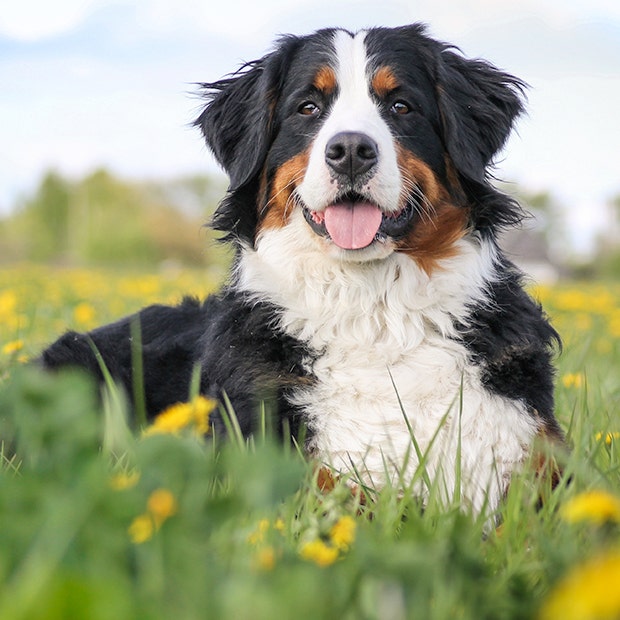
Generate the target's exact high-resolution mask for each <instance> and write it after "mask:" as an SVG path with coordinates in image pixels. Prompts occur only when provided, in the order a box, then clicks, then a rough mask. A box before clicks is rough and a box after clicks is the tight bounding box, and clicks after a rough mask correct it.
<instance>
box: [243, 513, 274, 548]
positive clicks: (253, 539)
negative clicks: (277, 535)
mask: <svg viewBox="0 0 620 620" xmlns="http://www.w3.org/2000/svg"><path fill="white" fill-rule="evenodd" d="M269 527H270V523H269V519H261V520H260V521H259V522H258V527H257V528H256V529H255V530H254V531H253V532H252V533H251V534H250V535H249V536H248V542H249V543H250V544H251V545H258V544H259V543H262V542H263V540H265V534H266V533H267V532H268V531H269Z"/></svg>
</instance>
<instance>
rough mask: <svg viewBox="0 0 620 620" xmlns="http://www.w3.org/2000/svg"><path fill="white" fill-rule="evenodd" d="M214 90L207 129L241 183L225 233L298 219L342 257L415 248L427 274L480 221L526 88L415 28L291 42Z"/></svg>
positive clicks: (331, 33) (303, 232) (249, 237)
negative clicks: (480, 191) (479, 200)
mask: <svg viewBox="0 0 620 620" xmlns="http://www.w3.org/2000/svg"><path fill="white" fill-rule="evenodd" d="M205 86H206V88H207V89H208V90H210V91H211V93H210V102H209V103H208V104H207V106H206V108H205V110H204V112H203V113H202V115H201V116H200V118H199V119H198V121H197V124H199V125H200V126H201V128H202V130H203V132H204V135H205V137H206V140H207V143H208V145H209V146H210V147H211V149H212V150H213V152H214V153H215V155H216V157H217V158H218V160H219V161H220V163H221V164H222V165H223V167H224V168H225V169H226V170H227V172H228V173H229V175H230V178H231V187H230V193H229V196H228V198H227V200H225V201H224V202H223V203H222V205H221V206H220V208H219V209H218V212H217V213H216V216H215V225H216V227H217V228H220V229H222V230H225V231H226V232H228V233H229V235H230V236H231V237H232V238H234V239H236V240H239V241H241V242H245V243H251V244H255V243H256V242H257V241H260V238H261V234H262V233H263V232H265V231H268V230H272V229H277V228H285V227H290V228H291V231H294V234H296V235H298V236H299V241H300V243H302V242H306V241H308V239H307V238H311V239H312V242H313V243H315V245H316V248H317V250H318V251H320V252H323V253H324V254H326V255H328V256H331V257H333V258H335V259H337V260H352V261H357V262H360V261H369V260H377V259H382V258H385V257H387V256H389V255H390V254H392V253H393V252H404V253H407V254H409V255H410V256H411V257H412V258H414V259H415V260H416V261H418V263H419V264H420V265H421V266H422V267H423V268H424V269H426V270H427V271H429V270H431V269H432V267H433V264H434V262H435V261H436V260H438V259H441V258H443V257H446V256H450V255H451V253H452V251H453V247H454V244H455V242H456V241H457V240H458V239H460V238H461V237H462V236H463V235H464V234H465V233H466V231H467V230H468V229H470V228H476V227H477V224H478V222H477V219H478V214H477V213H476V205H475V202H476V201H475V198H472V192H474V193H475V191H476V189H475V188H479V187H481V186H485V185H486V179H485V176H486V169H487V166H488V165H489V163H490V161H491V159H492V157H493V155H494V154H495V152H496V151H497V150H498V149H499V148H500V147H501V146H502V145H503V144H504V142H505V140H506V138H507V136H508V134H509V131H510V128H511V126H512V123H513V120H514V118H515V117H516V116H517V115H518V114H519V113H520V111H521V102H520V99H519V95H520V92H521V90H520V89H521V87H522V84H521V83H520V82H519V81H518V80H515V79H514V78H512V77H510V76H508V75H506V74H504V73H501V72H500V71H498V70H497V69H495V68H493V67H491V66H490V65H488V64H486V63H483V62H480V61H468V60H465V59H463V58H462V57H461V56H459V55H457V54H455V53H454V52H452V51H450V50H449V49H448V48H447V47H446V46H445V45H443V44H440V43H438V42H436V41H434V40H432V39H430V38H428V37H427V36H426V35H425V34H424V32H423V29H422V28H421V27H420V26H408V27H403V28H397V29H384V28H378V29H371V30H368V31H362V32H360V33H358V34H356V35H353V34H351V33H349V32H347V31H344V30H324V31H319V32H318V33H315V34H313V35H309V36H307V37H302V38H298V37H287V38H284V39H283V40H281V42H280V44H279V46H278V47H277V48H276V50H275V51H274V52H272V53H271V54H269V55H267V56H265V57H264V58H263V59H261V60H259V61H257V62H255V63H252V64H251V65H249V66H248V68H247V69H246V70H245V71H244V72H241V73H239V74H237V75H235V76H233V77H232V78H229V79H226V80H222V81H221V82H218V83H215V84H210V85H205ZM484 218H485V220H488V219H489V214H488V213H486V214H484ZM492 219H493V217H492V216H491V220H492ZM497 220H498V223H500V221H501V216H500V215H498V217H497ZM491 223H492V222H491ZM487 225H488V222H487ZM302 237H303V239H302Z"/></svg>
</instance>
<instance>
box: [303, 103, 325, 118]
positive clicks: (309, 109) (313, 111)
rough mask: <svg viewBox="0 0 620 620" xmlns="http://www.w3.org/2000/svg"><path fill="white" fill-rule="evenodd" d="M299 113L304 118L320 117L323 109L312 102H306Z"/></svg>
mask: <svg viewBox="0 0 620 620" xmlns="http://www.w3.org/2000/svg"><path fill="white" fill-rule="evenodd" d="M297 111H298V112H299V114H303V115H304V116H318V115H319V114H320V113H321V108H319V106H318V105H316V103H314V102H312V101H304V103H302V104H301V105H300V106H299V109H298V110H297Z"/></svg>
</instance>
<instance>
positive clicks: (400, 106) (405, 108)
mask: <svg viewBox="0 0 620 620" xmlns="http://www.w3.org/2000/svg"><path fill="white" fill-rule="evenodd" d="M390 112H393V113H394V114H409V112H411V108H410V107H409V104H407V103H405V102H404V101H395V102H394V103H393V104H392V107H391V108H390Z"/></svg>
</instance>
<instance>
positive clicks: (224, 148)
mask: <svg viewBox="0 0 620 620" xmlns="http://www.w3.org/2000/svg"><path fill="white" fill-rule="evenodd" d="M295 45H296V38H295V37H287V38H285V39H282V40H281V42H280V45H279V46H278V48H277V49H276V51H274V52H272V53H271V54H267V55H266V56H264V57H263V58H261V59H260V60H255V61H253V62H250V63H247V64H246V65H245V66H244V67H242V68H241V69H240V70H239V71H238V72H237V73H235V74H233V75H232V76H231V77H229V78H224V79H222V80H219V81H218V82H213V83H210V84H202V85H201V86H202V89H203V91H204V94H205V98H206V99H207V104H206V106H205V107H204V109H203V111H202V113H201V114H200V116H199V117H198V118H197V119H196V121H195V122H194V125H195V126H197V127H200V129H201V130H202V133H203V135H204V137H205V140H206V142H207V145H208V146H209V148H210V149H211V150H212V151H213V154H214V155H215V157H216V159H217V160H218V162H219V163H220V164H221V165H222V167H223V168H224V170H225V171H226V172H227V173H228V176H229V177H230V188H229V190H230V191H235V190H237V189H239V188H240V187H242V186H243V185H245V184H246V183H247V182H248V181H250V180H251V179H252V178H253V177H254V176H255V175H256V174H257V173H258V172H259V170H260V168H261V167H262V165H263V163H264V161H265V157H266V155H267V151H268V150H269V145H270V143H271V139H272V131H273V114H274V110H275V107H276V104H277V94H278V92H279V90H280V89H279V84H280V82H281V81H282V78H283V76H284V74H285V72H286V64H287V62H288V61H289V60H290V55H291V52H292V49H291V48H292V47H294V46H295Z"/></svg>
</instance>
